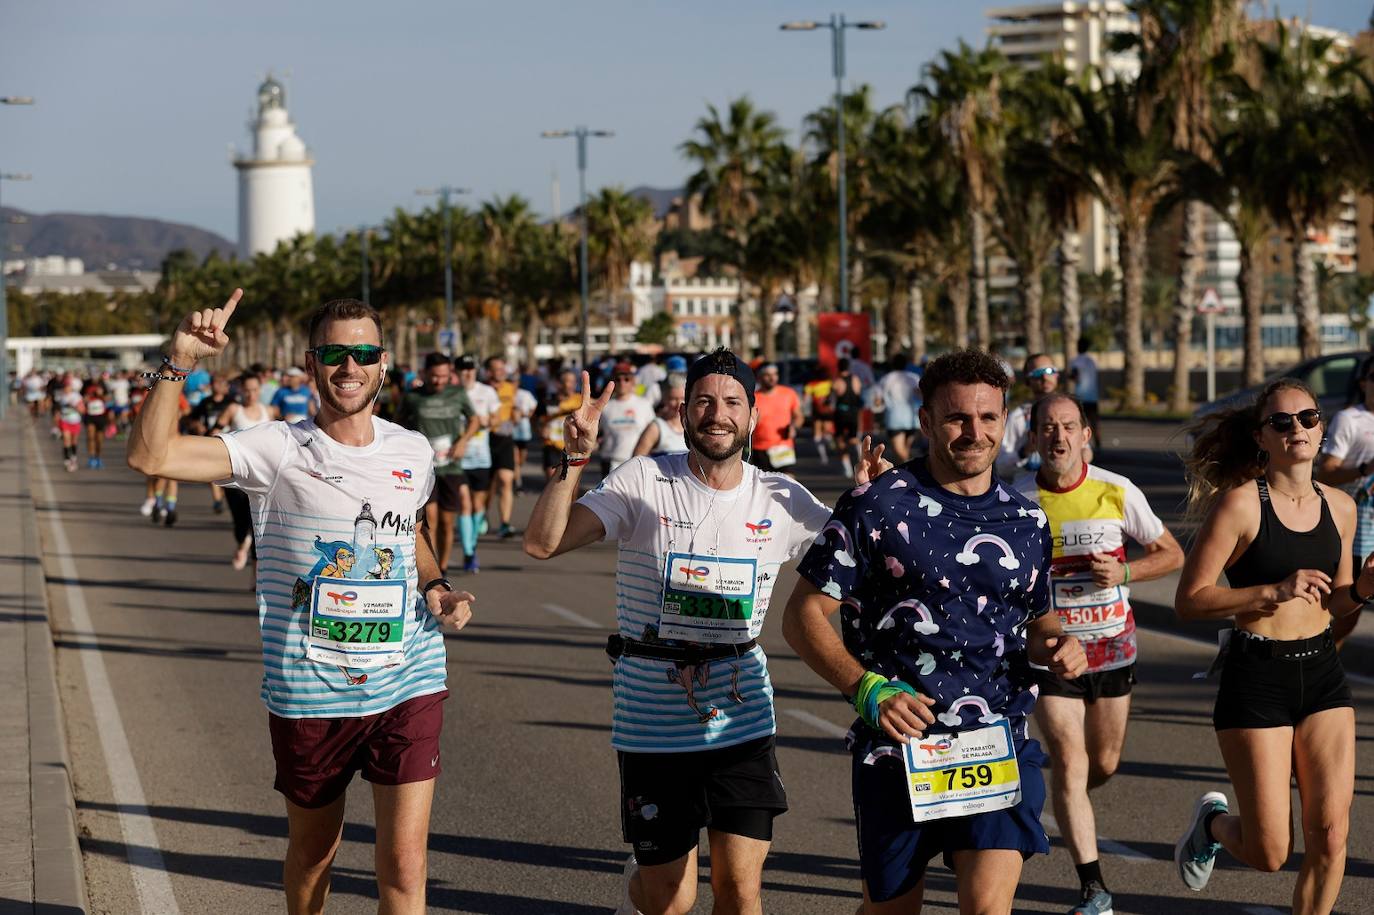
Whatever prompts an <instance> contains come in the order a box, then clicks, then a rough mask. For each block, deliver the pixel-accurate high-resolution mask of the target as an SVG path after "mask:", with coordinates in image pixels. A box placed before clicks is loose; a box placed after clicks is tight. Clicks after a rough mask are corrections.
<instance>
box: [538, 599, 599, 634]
mask: <svg viewBox="0 0 1374 915" xmlns="http://www.w3.org/2000/svg"><path fill="white" fill-rule="evenodd" d="M544 609H545V610H547V611H549V612H550V613H552V614H553V615H554V616H561V617H563V619H565V620H567V621H568V622H570V623H572V624H573V625H575V626H581V627H583V628H584V629H605V628H606V627H605V626H603V625H601V624H600V623H598V622H596V621H594V620H589V619H587V618H586V617H585V616H583V615H582V614H580V613H578V612H576V611H575V610H569V609H568V608H567V607H560V606H558V605H557V604H545V605H544Z"/></svg>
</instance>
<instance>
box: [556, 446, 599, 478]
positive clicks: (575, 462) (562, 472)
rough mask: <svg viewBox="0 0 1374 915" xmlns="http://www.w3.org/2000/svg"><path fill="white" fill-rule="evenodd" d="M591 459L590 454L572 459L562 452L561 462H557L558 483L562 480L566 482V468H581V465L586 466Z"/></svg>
mask: <svg viewBox="0 0 1374 915" xmlns="http://www.w3.org/2000/svg"><path fill="white" fill-rule="evenodd" d="M591 459H592V456H591V455H590V454H584V455H581V456H579V457H572V456H571V455H569V454H568V452H566V451H564V452H563V460H562V461H560V462H559V465H558V466H559V471H558V480H559V482H560V483H561V482H562V481H563V480H566V479H567V478H568V468H569V467H582V466H583V465H585V464H587V463H588V462H589V461H591Z"/></svg>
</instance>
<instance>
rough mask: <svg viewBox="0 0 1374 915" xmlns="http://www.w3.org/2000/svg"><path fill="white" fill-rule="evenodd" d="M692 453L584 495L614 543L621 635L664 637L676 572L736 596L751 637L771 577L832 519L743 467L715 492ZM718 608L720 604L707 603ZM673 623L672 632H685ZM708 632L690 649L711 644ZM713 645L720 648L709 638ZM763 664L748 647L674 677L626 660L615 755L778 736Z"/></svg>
mask: <svg viewBox="0 0 1374 915" xmlns="http://www.w3.org/2000/svg"><path fill="white" fill-rule="evenodd" d="M687 461H688V455H687V454H664V455H659V456H657V457H640V458H633V459H632V460H630V461H627V462H626V463H624V464H622V465H621V466H620V467H619V468H617V469H616V470H615V471H613V472H612V473H611V475H610V476H608V477H607V478H606V479H605V480H604V481H602V483H601V485H600V486H598V487H597V488H596V489H595V490H593V491H592V492H589V493H587V494H586V495H584V496H583V497H582V498H581V499H580V500H579V503H578V504H580V505H585V506H586V507H587V508H589V509H591V510H592V512H594V513H595V514H596V516H597V517H598V518H599V519H600V520H601V523H602V525H604V526H605V528H606V539H607V540H615V541H618V542H619V543H620V552H619V558H618V560H617V562H616V571H615V598H616V601H615V606H616V619H617V622H618V626H619V629H620V634H621V635H622V636H625V637H627V638H633V639H639V640H643V639H644V638H645V635H646V630H652V632H651V634H650V635H651V637H655V636H656V635H657V633H658V632H659V630H660V628H661V626H662V623H661V621H660V612H661V610H662V608H663V604H664V592H665V586H667V587H668V588H675V583H676V580H677V579H678V578H679V577H680V575H679V573H683V574H685V575H688V576H692V575H695V576H696V578H695V579H694V580H693V581H694V584H693V585H692V587H697V586H700V587H703V588H705V589H706V590H710V589H711V588H710V586H711V585H713V583H714V578H715V577H717V576H719V578H720V579H722V582H721V584H720V585H719V586H718V587H717V588H716V590H723V591H731V593H734V594H739V595H742V596H741V597H739V598H734V599H733V600H734V601H735V603H736V605H739V604H743V603H747V604H748V609H747V611H745V612H744V613H743V614H742V615H743V616H744V617H745V618H746V619H747V620H748V632H747V634H741V635H740V636H739V637H738V638H737V639H736V640H737V641H747V639H748V638H755V637H757V636H758V634H759V633H760V632H761V631H762V629H763V621H764V617H765V616H766V615H767V613H768V605H769V601H770V599H771V596H772V591H773V586H774V584H776V583H777V579H778V572H779V570H780V569H781V567H782V564H783V563H784V562H787V561H788V560H790V559H793V558H795V557H796V556H797V554H798V553H800V552H801V550H802V549H803V548H804V547H805V546H806V545H807V544H809V543H810V542H811V541H812V540H813V539H814V538H815V537H816V535H817V534H818V533H819V532H820V530H821V528H822V527H824V525H825V523H826V521H827V520H829V518H830V509H828V508H826V507H825V506H824V505H822V504H821V503H820V502H818V501H816V498H815V496H813V495H811V493H810V492H808V491H807V489H806V487H804V486H802V485H801V484H800V483H798V482H796V481H795V480H793V479H791V478H790V477H787V476H785V475H783V474H780V473H765V472H763V471H760V470H758V469H757V468H755V467H753V466H751V465H749V464H745V465H744V478H743V480H742V481H741V483H740V485H739V486H738V487H736V488H735V489H733V490H729V491H716V490H712V489H710V488H709V487H707V486H706V485H704V484H703V483H701V482H700V481H698V480H697V478H696V477H694V476H693V475H692V473H691V472H690V471H689V470H688V469H687ZM714 600H719V598H714ZM682 624H683V622H682V620H681V619H680V618H679V619H678V621H677V622H676V625H682ZM715 634H716V633H713V632H712V631H710V630H708V629H703V630H702V634H701V636H700V638H697V639H694V640H693V641H703V642H705V641H712V640H713V639H712V636H713V635H715ZM715 641H720V640H719V639H716V640H715ZM767 660H768V659H767V657H765V655H764V653H763V649H762V648H759V647H755V648H754V649H753V650H752V651H749V652H747V653H746V654H744V655H743V656H742V657H740V658H738V659H736V658H729V659H726V660H720V661H712V662H710V663H709V664H703V665H700V666H699V667H697V668H696V669H692V668H686V669H680V668H679V667H678V666H677V665H676V664H674V663H673V662H671V661H655V660H650V659H648V658H636V657H622V658H621V659H620V660H619V661H618V662H617V663H616V665H615V675H614V691H615V714H614V718H613V727H612V732H611V745H612V746H613V747H615V749H617V750H624V751H628V752H638V753H669V752H684V751H688V752H690V751H695V750H706V749H713V748H718V747H728V746H732V745H734V744H737V743H743V742H744V741H746V740H753V739H755V738H758V737H767V736H768V735H770V734H772V733H773V732H774V722H773V686H772V683H771V682H770V681H769V679H768V667H767Z"/></svg>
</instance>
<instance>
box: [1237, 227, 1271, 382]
mask: <svg viewBox="0 0 1374 915" xmlns="http://www.w3.org/2000/svg"><path fill="white" fill-rule="evenodd" d="M1236 285H1237V286H1239V287H1240V316H1241V322H1242V325H1241V326H1242V329H1243V335H1244V339H1243V345H1244V350H1243V355H1242V363H1241V384H1243V385H1245V386H1246V387H1249V386H1251V385H1257V384H1260V383H1261V382H1263V381H1264V347H1263V343H1262V335H1261V334H1260V316H1261V315H1262V314H1263V312H1264V275H1263V274H1262V273H1261V272H1260V271H1258V270H1256V269H1255V257H1254V251H1253V249H1252V248H1251V246H1250V245H1248V244H1246V243H1245V242H1241V245H1240V275H1239V276H1237V277H1236Z"/></svg>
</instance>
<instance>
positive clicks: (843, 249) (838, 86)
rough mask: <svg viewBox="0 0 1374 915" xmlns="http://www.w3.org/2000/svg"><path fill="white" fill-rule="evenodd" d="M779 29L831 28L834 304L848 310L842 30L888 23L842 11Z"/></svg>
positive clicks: (877, 28) (875, 28)
mask: <svg viewBox="0 0 1374 915" xmlns="http://www.w3.org/2000/svg"><path fill="white" fill-rule="evenodd" d="M779 28H781V29H782V31H784V32H814V31H815V30H816V29H830V60H831V66H832V68H833V69H834V71H835V123H836V125H837V127H836V132H837V133H838V134H839V140H838V144H839V145H838V146H837V147H836V150H837V151H838V154H839V197H840V271H839V272H840V290H839V291H840V299H839V301H838V302H837V303H836V306H837V308H838V310H839V311H849V310H850V309H849V306H850V302H849V224H848V223H849V201H848V199H847V198H848V189H847V186H846V185H847V181H846V178H845V173H844V171H845V165H844V85H843V80H844V33H845V30H846V29H862V30H864V31H869V32H872V31H881V30H882V29H885V28H887V24H886V23H884V22H880V21H877V20H868V21H864V22H849V21H848V20H846V19H845V18H844V14H843V13H832V14H831V15H830V21H829V22H816V21H814V20H810V19H807V20H802V21H799V22H784V23H783V24H782V25H781V26H780V27H779Z"/></svg>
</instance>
